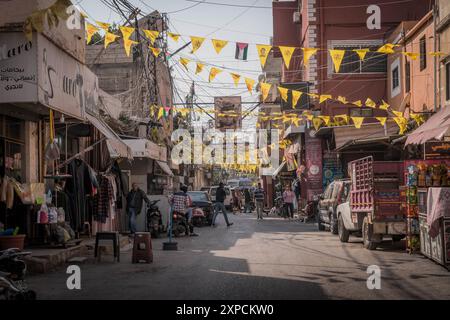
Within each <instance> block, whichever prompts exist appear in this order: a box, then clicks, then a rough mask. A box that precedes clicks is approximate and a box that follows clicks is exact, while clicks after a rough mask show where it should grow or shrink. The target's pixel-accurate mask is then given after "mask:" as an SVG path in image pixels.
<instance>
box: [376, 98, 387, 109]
mask: <svg viewBox="0 0 450 320" xmlns="http://www.w3.org/2000/svg"><path fill="white" fill-rule="evenodd" d="M381 102H382V104H380V105H379V106H378V108H380V109H381V110H387V109H388V108H389V107H390V105H389V104H388V103H387V102H386V101H384V100H381Z"/></svg>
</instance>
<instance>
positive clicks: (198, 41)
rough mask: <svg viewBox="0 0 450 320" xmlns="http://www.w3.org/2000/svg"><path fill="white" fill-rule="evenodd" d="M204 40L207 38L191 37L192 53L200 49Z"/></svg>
mask: <svg viewBox="0 0 450 320" xmlns="http://www.w3.org/2000/svg"><path fill="white" fill-rule="evenodd" d="M203 41H205V38H201V37H191V43H192V53H194V52H195V51H197V50H198V49H200V47H201V46H202V44H203Z"/></svg>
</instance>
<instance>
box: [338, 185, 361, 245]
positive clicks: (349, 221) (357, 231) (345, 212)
mask: <svg viewBox="0 0 450 320" xmlns="http://www.w3.org/2000/svg"><path fill="white" fill-rule="evenodd" d="M336 212H337V220H338V235H339V240H341V242H348V239H349V238H350V235H352V234H354V235H357V236H361V227H362V220H361V219H359V220H358V217H357V216H356V214H353V215H352V212H351V210H350V192H349V193H348V196H347V199H346V200H345V202H343V203H341V204H340V205H338V206H337V209H336Z"/></svg>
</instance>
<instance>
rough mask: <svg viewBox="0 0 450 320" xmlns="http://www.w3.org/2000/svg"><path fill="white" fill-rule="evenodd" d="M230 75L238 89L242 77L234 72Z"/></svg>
mask: <svg viewBox="0 0 450 320" xmlns="http://www.w3.org/2000/svg"><path fill="white" fill-rule="evenodd" d="M230 75H231V78H233V82H234V85H235V86H236V87H237V86H238V84H239V81H240V80H241V75H240V74H237V73H232V72H230Z"/></svg>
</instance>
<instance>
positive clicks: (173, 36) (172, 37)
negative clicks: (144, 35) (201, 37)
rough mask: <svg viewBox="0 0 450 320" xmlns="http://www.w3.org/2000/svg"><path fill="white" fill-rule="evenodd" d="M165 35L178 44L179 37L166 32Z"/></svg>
mask: <svg viewBox="0 0 450 320" xmlns="http://www.w3.org/2000/svg"><path fill="white" fill-rule="evenodd" d="M167 35H168V36H169V37H170V38H171V39H172V40H173V41H175V42H178V39H180V35H179V34H176V33H172V32H167Z"/></svg>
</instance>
